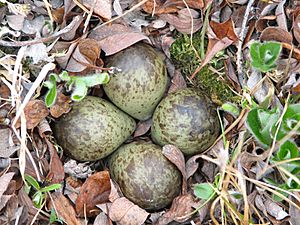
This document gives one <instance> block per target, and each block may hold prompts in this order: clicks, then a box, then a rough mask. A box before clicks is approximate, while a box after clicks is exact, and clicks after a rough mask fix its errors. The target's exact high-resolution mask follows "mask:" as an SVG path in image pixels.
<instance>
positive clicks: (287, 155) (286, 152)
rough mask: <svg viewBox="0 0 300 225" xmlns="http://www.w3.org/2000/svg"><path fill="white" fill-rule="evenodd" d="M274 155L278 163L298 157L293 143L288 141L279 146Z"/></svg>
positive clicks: (296, 148)
mask: <svg viewBox="0 0 300 225" xmlns="http://www.w3.org/2000/svg"><path fill="white" fill-rule="evenodd" d="M276 155H277V158H278V159H279V160H280V161H282V160H286V159H292V158H296V157H298V155H299V150H298V147H297V145H296V144H295V142H293V141H290V140H288V141H286V142H284V143H283V144H282V145H281V146H280V148H279V151H278V152H277V154H276Z"/></svg>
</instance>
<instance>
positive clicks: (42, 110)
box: [16, 99, 49, 129]
mask: <svg viewBox="0 0 300 225" xmlns="http://www.w3.org/2000/svg"><path fill="white" fill-rule="evenodd" d="M24 113H25V117H26V126H27V129H33V128H35V127H36V126H37V125H38V124H39V122H41V121H42V120H43V119H44V118H46V116H48V115H49V110H48V108H47V106H46V105H45V102H44V101H42V100H38V99H35V100H30V101H29V102H28V104H27V105H26V106H25V108H24ZM20 126H21V122H20V120H18V121H17V123H16V127H17V128H19V127H20Z"/></svg>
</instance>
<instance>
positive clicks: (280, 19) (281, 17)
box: [275, 0, 288, 31]
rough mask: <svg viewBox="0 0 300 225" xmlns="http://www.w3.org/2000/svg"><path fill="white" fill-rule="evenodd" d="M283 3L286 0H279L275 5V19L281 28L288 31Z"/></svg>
mask: <svg viewBox="0 0 300 225" xmlns="http://www.w3.org/2000/svg"><path fill="white" fill-rule="evenodd" d="M285 3H286V0H281V2H280V3H279V4H278V6H277V7H276V10H275V15H276V16H277V18H276V21H277V24H278V26H279V27H280V28H281V29H283V30H285V31H288V28H287V21H286V16H285V6H284V4H285Z"/></svg>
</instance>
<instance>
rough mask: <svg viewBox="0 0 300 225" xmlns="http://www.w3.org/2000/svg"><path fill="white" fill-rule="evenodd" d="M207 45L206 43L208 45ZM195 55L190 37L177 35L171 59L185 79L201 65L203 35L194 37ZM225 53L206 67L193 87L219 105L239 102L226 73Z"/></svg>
mask: <svg viewBox="0 0 300 225" xmlns="http://www.w3.org/2000/svg"><path fill="white" fill-rule="evenodd" d="M206 44H207V43H205V45H206ZM193 45H194V47H195V49H196V51H197V53H195V51H194V49H193V47H192V46H191V41H190V36H189V35H186V34H178V35H176V41H175V42H174V43H173V44H172V46H171V48H170V53H171V59H172V61H173V63H174V65H175V67H176V68H177V69H180V70H181V72H182V74H183V75H184V77H185V78H186V77H189V76H190V75H191V74H192V73H193V72H194V71H195V70H196V68H197V67H198V66H199V65H200V59H199V55H200V49H201V35H200V32H197V33H196V34H195V35H194V36H193ZM224 58H225V57H224V53H222V52H220V53H219V54H217V55H216V56H215V57H214V58H213V59H212V60H211V62H210V63H209V64H208V65H207V66H205V67H204V68H203V69H202V70H201V71H200V72H199V73H197V75H196V77H195V78H194V80H193V83H192V84H191V86H195V87H198V88H200V89H201V90H203V91H204V92H205V93H208V94H209V95H210V97H211V98H212V99H213V101H214V102H215V103H217V104H222V103H224V102H227V101H229V102H237V101H238V100H239V98H238V96H237V95H236V94H235V93H234V92H233V91H232V90H231V89H230V84H229V81H228V79H227V77H226V75H225V72H224ZM211 68H213V70H215V71H218V73H216V72H214V71H213V70H212V69H211Z"/></svg>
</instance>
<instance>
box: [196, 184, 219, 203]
mask: <svg viewBox="0 0 300 225" xmlns="http://www.w3.org/2000/svg"><path fill="white" fill-rule="evenodd" d="M194 194H195V195H196V197H198V198H200V199H204V200H208V199H210V198H211V197H212V196H213V195H214V194H215V190H214V189H213V188H212V186H211V184H209V183H202V184H196V185H195V187H194Z"/></svg>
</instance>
